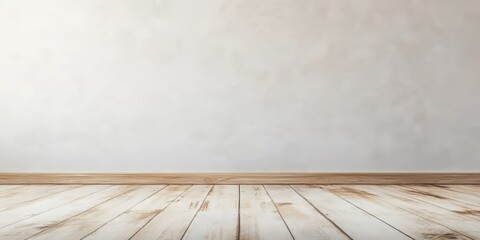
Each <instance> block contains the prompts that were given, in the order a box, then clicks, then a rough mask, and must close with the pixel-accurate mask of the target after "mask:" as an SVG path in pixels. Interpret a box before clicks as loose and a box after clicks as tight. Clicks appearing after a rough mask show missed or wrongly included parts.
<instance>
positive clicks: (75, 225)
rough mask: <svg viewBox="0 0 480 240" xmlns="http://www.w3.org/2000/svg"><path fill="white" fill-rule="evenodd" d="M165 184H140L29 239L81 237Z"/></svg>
mask: <svg viewBox="0 0 480 240" xmlns="http://www.w3.org/2000/svg"><path fill="white" fill-rule="evenodd" d="M163 187H164V186H139V187H136V188H134V189H132V190H130V191H127V192H126V193H123V194H121V195H119V196H117V197H115V198H113V199H111V200H109V201H107V202H104V203H102V204H100V205H98V206H96V207H94V208H92V209H90V210H88V211H86V212H84V213H81V214H79V215H77V216H75V217H72V218H70V219H68V220H66V221H63V222H60V223H59V224H57V225H55V226H53V227H51V228H47V229H45V230H44V231H42V232H40V233H38V234H36V235H34V236H32V237H31V238H29V239H47V240H48V239H81V238H83V237H85V236H87V235H88V234H90V233H92V232H93V231H95V230H97V229H98V228H100V227H101V226H103V225H104V224H105V223H107V222H109V221H110V220H112V219H114V218H115V217H117V216H118V215H120V214H122V213H124V212H125V211H127V210H128V209H130V208H132V207H133V206H135V205H136V204H138V203H140V202H141V201H143V200H145V199H147V198H148V197H150V196H152V195H153V194H154V193H156V192H158V191H159V190H160V189H162V188H163Z"/></svg>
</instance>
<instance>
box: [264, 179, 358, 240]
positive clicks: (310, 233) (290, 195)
mask: <svg viewBox="0 0 480 240" xmlns="http://www.w3.org/2000/svg"><path fill="white" fill-rule="evenodd" d="M265 188H266V191H267V193H268V194H269V195H270V197H271V198H272V201H273V203H274V204H275V206H276V207H277V209H278V211H279V212H280V215H281V216H282V217H283V219H284V220H285V223H286V224H287V226H288V228H289V229H290V232H291V233H292V235H293V237H294V238H295V239H350V238H349V237H348V236H347V235H345V234H344V233H343V232H342V231H341V230H340V229H339V228H337V226H335V225H334V224H333V223H332V222H331V221H330V220H328V219H327V218H325V217H324V216H323V215H321V214H320V213H319V212H318V211H317V210H316V209H315V208H314V207H313V206H312V205H310V203H308V202H307V201H305V199H303V198H302V197H301V196H299V195H298V194H297V193H296V192H295V191H294V190H293V189H292V188H290V186H282V185H266V186H265Z"/></svg>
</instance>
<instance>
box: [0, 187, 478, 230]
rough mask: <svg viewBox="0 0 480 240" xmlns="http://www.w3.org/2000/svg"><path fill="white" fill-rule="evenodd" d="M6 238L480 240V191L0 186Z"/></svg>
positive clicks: (0, 212) (0, 215)
mask: <svg viewBox="0 0 480 240" xmlns="http://www.w3.org/2000/svg"><path fill="white" fill-rule="evenodd" d="M0 239H273V240H280V239H368V240H374V239H387V240H394V239H480V186H473V185H468V186H467V185H455V186H453V185H451V186H432V185H422V186H399V185H387V186H367V185H356V186H345V185H343V186H342V185H329V186H326V185H321V186H311V185H309V186H295V185H292V186H288V185H265V186H262V185H241V186H238V185H215V186H211V185H193V186H190V185H169V186H165V185H148V186H145V185H143V186H142V185H137V186H133V185H128V186H127V185H114V186H108V185H82V186H80V185H15V186H14V185H0Z"/></svg>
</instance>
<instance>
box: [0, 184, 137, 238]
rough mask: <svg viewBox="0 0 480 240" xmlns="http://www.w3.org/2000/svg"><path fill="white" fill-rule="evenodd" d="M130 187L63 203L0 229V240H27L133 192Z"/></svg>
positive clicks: (113, 188) (109, 190)
mask: <svg viewBox="0 0 480 240" xmlns="http://www.w3.org/2000/svg"><path fill="white" fill-rule="evenodd" d="M133 188H134V187H132V186H121V185H117V186H111V187H109V188H107V189H104V190H102V191H100V192H97V193H94V194H91V195H89V196H86V197H83V198H80V199H77V200H75V201H72V202H69V203H65V204H63V205H62V206H60V207H57V208H55V209H52V210H49V211H47V212H44V213H42V214H38V215H36V216H34V217H31V218H28V219H26V220H23V221H21V222H18V223H15V224H12V225H9V226H7V227H4V228H0V239H12V240H13V239H19V240H20V239H27V238H29V237H31V236H33V235H35V234H37V233H39V232H41V231H43V230H45V229H48V228H52V227H54V226H56V225H57V224H59V223H61V222H63V221H65V220H67V219H69V218H72V217H74V216H77V215H78V214H81V213H83V212H85V211H88V210H89V209H91V208H93V207H95V206H98V205H99V204H101V203H103V202H105V201H108V200H110V199H112V198H115V197H116V196H118V195H120V194H122V193H125V192H126V191H131V190H133Z"/></svg>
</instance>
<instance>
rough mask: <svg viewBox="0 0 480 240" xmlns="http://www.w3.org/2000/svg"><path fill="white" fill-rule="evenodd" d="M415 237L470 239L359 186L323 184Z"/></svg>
mask: <svg viewBox="0 0 480 240" xmlns="http://www.w3.org/2000/svg"><path fill="white" fill-rule="evenodd" d="M321 187H323V188H326V189H328V190H329V191H331V192H333V193H335V194H336V195H337V196H339V197H341V198H343V199H345V200H346V201H348V202H350V203H352V204H354V205H355V206H357V207H359V208H361V209H363V210H364V211H366V212H368V213H369V214H371V215H372V216H375V217H377V218H378V219H380V220H382V221H383V222H385V223H387V224H389V225H390V226H393V227H394V228H395V229H398V230H399V231H401V232H403V233H405V234H406V235H408V236H409V237H411V238H413V239H469V238H467V237H465V236H463V235H461V234H459V233H457V232H455V231H452V230H450V229H449V228H447V227H445V226H442V225H440V224H438V223H436V222H433V221H431V220H429V219H426V218H424V217H420V216H418V215H416V214H413V213H411V212H409V211H407V210H404V209H403V208H401V207H398V206H397V204H392V202H390V201H388V200H385V199H384V198H382V197H380V196H377V195H375V194H373V193H370V192H367V191H363V190H359V189H358V188H357V186H321Z"/></svg>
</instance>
